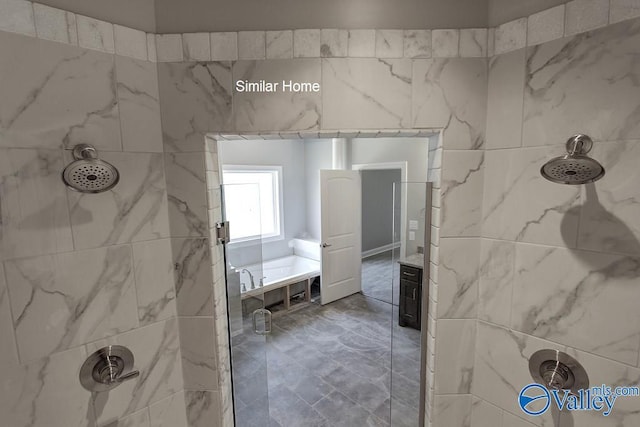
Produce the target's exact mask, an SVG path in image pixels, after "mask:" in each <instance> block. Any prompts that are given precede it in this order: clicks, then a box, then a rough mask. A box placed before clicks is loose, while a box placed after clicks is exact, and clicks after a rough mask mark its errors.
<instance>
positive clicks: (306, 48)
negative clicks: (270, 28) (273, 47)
mask: <svg viewBox="0 0 640 427" xmlns="http://www.w3.org/2000/svg"><path fill="white" fill-rule="evenodd" d="M293 56H294V58H319V57H320V30H293Z"/></svg>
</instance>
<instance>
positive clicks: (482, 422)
mask: <svg viewBox="0 0 640 427" xmlns="http://www.w3.org/2000/svg"><path fill="white" fill-rule="evenodd" d="M471 427H516V426H513V425H511V424H503V423H502V409H500V408H498V407H497V406H494V405H492V404H491V403H489V402H487V401H485V400H482V399H479V398H477V397H475V396H474V397H473V402H472V404H471Z"/></svg>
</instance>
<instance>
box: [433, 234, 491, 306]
mask: <svg viewBox="0 0 640 427" xmlns="http://www.w3.org/2000/svg"><path fill="white" fill-rule="evenodd" d="M479 255H480V239H447V238H444V239H441V240H440V257H439V260H438V261H439V262H438V307H437V318H438V319H475V318H476V317H477V312H478V282H479V279H480V271H479V269H480V260H479Z"/></svg>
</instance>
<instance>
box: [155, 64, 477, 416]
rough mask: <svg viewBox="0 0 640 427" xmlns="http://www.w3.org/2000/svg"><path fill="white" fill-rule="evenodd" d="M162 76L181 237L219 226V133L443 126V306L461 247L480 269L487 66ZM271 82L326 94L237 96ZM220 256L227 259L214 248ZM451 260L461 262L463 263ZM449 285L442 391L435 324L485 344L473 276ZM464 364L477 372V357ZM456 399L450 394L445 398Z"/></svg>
mask: <svg viewBox="0 0 640 427" xmlns="http://www.w3.org/2000/svg"><path fill="white" fill-rule="evenodd" d="M158 70H159V82H160V95H161V99H162V103H161V110H162V118H163V120H162V123H163V137H164V143H165V150H166V152H167V153H166V156H167V158H168V159H170V161H169V162H170V163H168V164H167V180H168V181H167V182H168V184H167V185H168V193H169V203H170V207H169V209H170V221H171V222H172V224H171V226H172V232H173V230H181V233H183V234H184V235H185V236H186V237H189V238H197V237H201V238H205V239H206V238H209V236H210V234H209V230H208V227H211V226H212V225H213V223H214V222H215V221H217V220H219V219H220V210H219V197H220V195H219V181H218V177H217V172H218V165H217V160H216V153H215V143H214V142H211V141H210V142H208V143H207V145H206V148H205V145H203V141H204V140H205V137H206V135H208V134H209V135H210V134H219V135H218V138H238V136H234V135H249V136H248V137H249V138H272V137H273V134H274V133H275V136H276V137H278V135H282V137H284V138H291V137H292V136H298V135H299V136H302V137H305V136H314V137H317V136H318V135H321V136H325V137H331V136H338V134H341V135H345V134H352V135H357V134H359V135H370V136H375V135H376V134H378V133H380V132H382V133H385V134H386V133H389V134H394V133H396V134H397V133H399V132H402V133H403V134H405V133H406V134H407V135H408V134H410V133H411V132H413V133H415V134H417V131H416V130H415V129H420V128H424V129H440V128H442V129H444V132H443V135H442V137H441V142H440V144H434V146H433V147H432V152H433V154H434V157H433V161H434V162H437V165H438V168H437V169H439V170H441V171H442V176H440V175H437V174H434V175H433V176H432V177H433V179H434V180H435V181H436V182H435V189H434V211H433V217H434V223H433V225H434V233H433V234H434V236H437V237H435V238H434V241H433V250H432V262H433V267H432V274H433V277H432V281H431V287H432V291H431V296H432V301H431V303H432V305H433V307H436V302H438V303H439V301H438V294H437V281H438V278H437V274H438V270H437V265H438V264H439V263H441V262H443V260H444V259H453V258H455V257H454V256H453V253H454V252H455V251H456V250H459V249H460V248H463V249H465V250H466V251H467V252H468V253H469V254H470V256H471V257H472V259H478V260H479V255H480V254H479V250H480V240H479V237H480V221H481V214H482V209H481V195H482V185H483V184H482V183H483V179H482V164H483V158H484V156H483V152H482V150H481V149H482V147H483V146H484V133H485V132H484V126H485V121H486V117H485V116H486V114H485V110H486V91H487V60H486V59H485V58H425V59H409V58H397V59H380V58H325V59H320V58H290V59H277V60H269V59H264V60H237V61H190V62H164V63H159V64H158ZM270 78H273V79H291V80H294V81H318V82H321V83H322V91H321V92H320V93H314V94H291V93H274V94H268V95H264V94H255V93H234V91H233V90H232V84H233V81H234V80H237V79H247V80H258V79H267V80H268V79H270ZM469 94H471V96H469ZM349 129H359V130H360V131H349ZM403 129H405V131H403ZM358 132H360V133H358ZM436 141H437V139H436ZM203 158H204V159H206V163H204V164H203V161H202V159H203ZM174 165H175V166H174ZM205 177H207V179H206V180H205ZM207 194H209V203H210V204H209V212H207ZM441 213H442V214H441ZM440 218H442V219H440ZM211 249H212V250H213V251H219V248H218V247H217V246H215V245H212V246H211ZM474 252H475V253H474ZM212 258H213V264H214V265H213V269H212V270H213V272H212V273H211V274H213V275H214V277H220V280H215V281H214V286H215V287H216V288H220V289H218V290H217V291H215V293H216V294H218V295H224V287H223V282H222V280H221V275H222V274H223V272H224V265H223V263H222V259H221V255H216V256H213V257H212ZM452 262H453V263H454V264H455V259H454V260H453V261H452ZM447 267H449V266H447ZM451 268H456V265H452V266H451ZM461 268H464V266H463V267H461ZM476 270H477V269H476ZM472 275H473V273H469V276H472ZM443 276H444V280H445V281H446V282H447V292H443V293H442V292H441V295H443V301H444V303H443V306H442V308H440V309H439V310H438V312H436V311H435V310H432V312H431V316H432V317H431V318H430V322H429V324H430V328H431V332H432V337H431V341H432V345H431V346H430V348H431V350H432V355H431V358H430V360H431V362H430V365H429V368H430V375H429V378H430V379H429V385H430V387H431V388H432V389H433V387H434V386H435V384H437V379H436V378H435V377H434V368H433V364H434V363H435V359H436V357H443V356H437V355H436V350H435V349H436V343H435V325H436V323H438V324H441V325H442V327H443V328H447V327H448V326H449V327H450V328H451V330H452V331H458V330H462V331H463V333H464V334H465V336H466V337H469V339H471V340H472V341H471V344H470V346H471V347H473V338H474V336H475V329H474V327H475V317H474V319H473V327H470V326H469V324H470V323H471V322H468V321H467V319H466V318H465V316H469V317H470V316H471V315H472V314H473V311H472V310H471V309H470V308H469V307H468V305H469V302H459V301H458V299H459V298H457V297H456V294H457V293H459V292H461V293H463V294H466V293H467V292H468V293H469V294H471V293H472V292H473V291H474V290H475V289H477V285H476V284H474V283H472V282H473V281H472V279H471V278H469V277H467V278H466V279H464V280H460V279H458V278H457V277H456V274H455V273H454V274H447V273H446V271H445V274H444V275H443ZM202 284H203V285H205V282H204V281H203V282H202ZM449 287H451V288H452V289H451V290H449V289H448V288H449ZM453 288H455V290H454V289H453ZM208 289H209V288H208ZM214 300H215V301H220V304H221V306H220V307H219V308H216V310H215V317H216V322H215V324H214V328H215V329H216V336H217V345H218V349H219V350H218V352H217V357H218V360H217V363H218V366H220V368H219V369H223V368H224V366H227V363H228V348H226V347H225V343H227V342H228V340H227V338H226V329H225V328H224V327H223V325H224V322H225V321H226V317H225V313H226V311H225V308H224V305H223V298H215V297H214ZM474 316H475V314H474ZM438 317H440V319H438ZM460 319H462V321H460ZM457 336H458V335H457ZM441 341H442V343H438V345H440V344H441V345H442V348H443V351H447V352H448V351H455V348H456V344H458V345H459V344H460V342H459V340H456V342H455V343H449V342H448V341H447V340H446V339H441ZM465 344H466V343H465ZM467 354H468V352H467ZM471 354H472V353H471ZM225 359H226V360H225ZM460 363H462V364H464V365H469V364H471V365H472V360H471V362H469V361H467V360H465V361H461V362H460ZM466 375H467V377H468V375H469V373H467V374H466ZM221 380H222V379H221ZM442 381H444V380H442ZM459 382H460V383H461V384H460V389H456V390H454V391H453V393H460V392H462V393H465V394H468V393H469V392H470V391H469V390H468V387H469V386H468V385H467V383H468V380H465V379H462V378H460V381H459ZM443 387H444V386H443ZM220 392H221V396H218V397H220V399H221V400H220V401H219V404H220V405H221V410H222V412H223V414H224V416H225V417H229V416H230V415H231V412H230V405H229V403H228V397H225V396H228V389H226V390H223V389H221V390H220ZM446 392H447V391H446V390H445V389H444V388H443V390H442V393H446ZM431 401H433V398H432V399H431ZM429 415H430V416H431V415H432V414H431V412H429Z"/></svg>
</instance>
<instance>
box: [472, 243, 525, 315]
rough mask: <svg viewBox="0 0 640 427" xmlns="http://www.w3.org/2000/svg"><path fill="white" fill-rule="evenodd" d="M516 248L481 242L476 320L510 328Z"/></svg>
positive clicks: (511, 245)
mask: <svg viewBox="0 0 640 427" xmlns="http://www.w3.org/2000/svg"><path fill="white" fill-rule="evenodd" d="M515 251H516V244H515V243H514V242H508V241H504V240H490V239H482V246H481V250H480V288H479V292H478V319H482V320H486V321H487V322H491V323H495V324H497V325H501V326H505V327H509V326H510V321H511V298H512V293H513V290H512V287H513V280H514V269H515V255H516V254H515Z"/></svg>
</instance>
